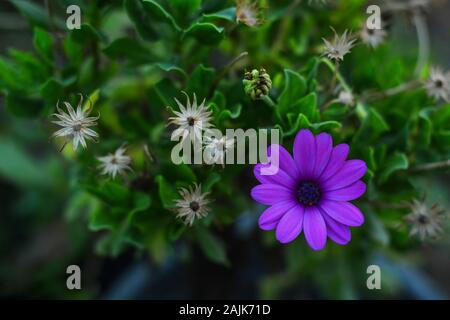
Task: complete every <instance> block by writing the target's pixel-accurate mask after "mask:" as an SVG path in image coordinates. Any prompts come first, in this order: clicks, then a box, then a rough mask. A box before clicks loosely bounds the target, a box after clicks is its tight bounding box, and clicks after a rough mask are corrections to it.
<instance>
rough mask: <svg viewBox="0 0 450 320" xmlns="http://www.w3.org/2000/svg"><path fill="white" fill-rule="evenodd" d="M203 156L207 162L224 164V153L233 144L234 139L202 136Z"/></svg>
mask: <svg viewBox="0 0 450 320" xmlns="http://www.w3.org/2000/svg"><path fill="white" fill-rule="evenodd" d="M204 145H205V146H204V150H205V157H206V158H207V159H206V160H207V162H208V163H211V164H212V163H215V164H222V165H224V164H225V155H226V153H227V151H228V150H229V149H231V148H232V147H233V146H234V139H227V137H226V136H225V137H222V138H220V139H217V138H214V137H213V138H211V137H207V136H206V137H204Z"/></svg>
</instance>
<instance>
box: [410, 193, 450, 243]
mask: <svg viewBox="0 0 450 320" xmlns="http://www.w3.org/2000/svg"><path fill="white" fill-rule="evenodd" d="M409 205H410V208H411V211H412V212H411V213H409V214H408V215H406V216H405V217H404V219H405V221H406V222H408V223H409V224H410V226H411V230H410V236H419V238H420V239H421V240H422V241H423V240H426V239H433V238H436V237H437V236H438V235H439V234H440V233H441V232H442V225H443V223H444V215H443V213H444V211H443V210H442V209H440V208H439V207H438V205H437V204H434V205H433V206H432V207H431V208H429V207H428V206H427V205H426V204H425V203H424V202H423V201H418V200H413V202H411V203H410V204H409Z"/></svg>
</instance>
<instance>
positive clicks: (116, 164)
mask: <svg viewBox="0 0 450 320" xmlns="http://www.w3.org/2000/svg"><path fill="white" fill-rule="evenodd" d="M125 151H126V148H125V146H121V147H120V148H118V149H117V150H116V151H115V152H114V153H109V154H107V155H106V156H103V157H97V160H98V161H100V162H101V164H100V165H99V168H100V169H101V174H106V175H109V176H111V177H112V178H113V179H114V178H115V177H116V176H117V174H121V175H123V174H125V171H127V170H130V171H131V167H130V165H131V157H129V156H127V155H126V154H125Z"/></svg>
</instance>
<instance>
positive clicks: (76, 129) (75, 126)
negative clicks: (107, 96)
mask: <svg viewBox="0 0 450 320" xmlns="http://www.w3.org/2000/svg"><path fill="white" fill-rule="evenodd" d="M82 104H83V96H82V95H81V94H80V101H79V103H78V106H77V110H76V111H75V110H74V109H73V107H72V106H71V105H70V103H68V102H64V105H65V106H66V109H67V112H64V111H62V110H61V109H60V108H59V101H58V103H57V104H56V110H57V111H58V113H54V114H52V116H53V117H56V120H54V121H52V123H54V124H57V125H59V126H61V127H62V129H59V130H58V131H56V132H55V133H53V135H52V137H64V138H66V139H67V138H69V139H71V140H72V144H73V149H74V150H76V149H77V148H78V145H79V144H81V145H82V146H83V148H87V145H86V139H87V140H93V141H97V138H98V133H97V132H95V131H94V130H92V129H90V128H89V127H92V126H95V125H97V120H98V119H99V117H100V115H98V116H96V117H89V114H90V112H91V111H92V105H91V107H90V108H89V109H88V110H86V111H84V110H83V107H82ZM67 142H68V141H67V140H66V142H65V144H66V143H67ZM65 144H64V145H65Z"/></svg>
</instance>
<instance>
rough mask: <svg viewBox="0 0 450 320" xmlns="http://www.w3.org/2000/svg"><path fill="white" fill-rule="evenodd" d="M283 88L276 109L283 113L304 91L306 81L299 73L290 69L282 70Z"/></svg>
mask: <svg viewBox="0 0 450 320" xmlns="http://www.w3.org/2000/svg"><path fill="white" fill-rule="evenodd" d="M284 77H285V80H284V89H283V92H282V93H281V95H280V97H279V99H278V106H277V110H278V112H279V113H280V114H281V115H285V114H287V113H288V111H290V110H291V108H292V107H293V106H294V105H295V103H296V102H297V101H298V100H299V99H300V98H302V97H303V96H304V95H305V93H306V81H305V78H303V77H302V76H301V75H300V74H298V73H297V72H295V71H292V70H290V69H285V70H284Z"/></svg>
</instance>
